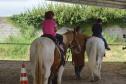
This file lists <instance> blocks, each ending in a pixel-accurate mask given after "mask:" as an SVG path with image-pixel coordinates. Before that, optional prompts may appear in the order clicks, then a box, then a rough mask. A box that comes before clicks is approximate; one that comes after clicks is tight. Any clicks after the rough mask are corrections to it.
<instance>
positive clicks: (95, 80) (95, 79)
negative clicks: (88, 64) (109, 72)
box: [91, 76, 100, 82]
mask: <svg viewBox="0 0 126 84" xmlns="http://www.w3.org/2000/svg"><path fill="white" fill-rule="evenodd" d="M99 80H100V79H99V77H97V76H96V77H94V79H92V80H91V82H97V81H99Z"/></svg>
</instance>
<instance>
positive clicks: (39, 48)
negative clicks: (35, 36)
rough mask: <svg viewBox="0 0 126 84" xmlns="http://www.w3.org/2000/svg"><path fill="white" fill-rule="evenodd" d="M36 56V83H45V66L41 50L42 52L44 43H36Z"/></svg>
mask: <svg viewBox="0 0 126 84" xmlns="http://www.w3.org/2000/svg"><path fill="white" fill-rule="evenodd" d="M35 51H36V56H35V59H36V60H35V74H34V76H35V77H34V84H43V81H44V75H43V73H44V72H43V70H44V69H42V66H43V61H42V56H41V54H40V53H41V52H42V44H40V43H37V44H36V50H35Z"/></svg>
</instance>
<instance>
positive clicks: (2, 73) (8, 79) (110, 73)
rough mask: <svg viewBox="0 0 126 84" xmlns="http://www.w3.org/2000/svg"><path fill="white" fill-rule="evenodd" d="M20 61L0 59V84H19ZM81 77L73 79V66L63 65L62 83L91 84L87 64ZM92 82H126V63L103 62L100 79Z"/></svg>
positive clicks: (97, 83)
mask: <svg viewBox="0 0 126 84" xmlns="http://www.w3.org/2000/svg"><path fill="white" fill-rule="evenodd" d="M21 63H22V62H14V61H13V62H9V61H0V84H19V83H20V82H19V80H20V66H21ZM26 64H27V72H28V79H29V84H32V76H31V69H30V68H31V66H30V63H29V62H26ZM81 76H82V79H81V80H75V78H74V70H73V66H72V65H71V64H70V63H68V64H67V65H66V66H65V71H64V74H63V80H62V84H92V83H91V82H90V81H89V80H88V76H89V74H88V69H87V66H86V67H85V69H83V71H82V74H81ZM93 84H126V63H103V66H102V80H101V81H98V82H94V83H93Z"/></svg>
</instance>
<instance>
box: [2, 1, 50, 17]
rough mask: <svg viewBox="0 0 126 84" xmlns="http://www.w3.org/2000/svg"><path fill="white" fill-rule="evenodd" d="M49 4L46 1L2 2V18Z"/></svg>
mask: <svg viewBox="0 0 126 84" xmlns="http://www.w3.org/2000/svg"><path fill="white" fill-rule="evenodd" d="M45 3H49V2H48V1H45V0H0V17H6V16H12V15H14V14H20V13H21V12H24V11H26V10H27V9H32V8H33V7H35V6H38V5H42V4H45Z"/></svg>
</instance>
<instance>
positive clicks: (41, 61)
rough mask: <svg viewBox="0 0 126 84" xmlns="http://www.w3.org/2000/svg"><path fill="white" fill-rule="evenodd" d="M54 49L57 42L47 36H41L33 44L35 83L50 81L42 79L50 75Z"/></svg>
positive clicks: (31, 54) (40, 83)
mask: <svg viewBox="0 0 126 84" xmlns="http://www.w3.org/2000/svg"><path fill="white" fill-rule="evenodd" d="M54 50H55V43H54V42H53V41H52V40H51V39H49V38H46V37H39V38H37V39H35V40H34V41H33V43H32V44H31V47H30V57H31V64H32V68H33V69H32V74H33V77H34V80H35V81H34V84H47V82H48V81H44V83H43V82H42V81H43V79H46V78H48V76H49V75H50V68H51V66H52V64H53V61H54ZM42 67H43V68H42ZM43 75H44V76H45V77H43ZM40 79H41V80H40Z"/></svg>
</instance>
